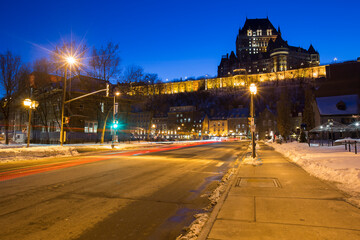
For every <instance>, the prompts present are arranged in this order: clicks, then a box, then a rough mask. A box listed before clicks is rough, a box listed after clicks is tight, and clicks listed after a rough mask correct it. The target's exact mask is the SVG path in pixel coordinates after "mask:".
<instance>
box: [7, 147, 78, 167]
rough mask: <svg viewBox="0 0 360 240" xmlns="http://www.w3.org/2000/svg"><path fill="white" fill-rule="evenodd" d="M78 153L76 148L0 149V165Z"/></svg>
mask: <svg viewBox="0 0 360 240" xmlns="http://www.w3.org/2000/svg"><path fill="white" fill-rule="evenodd" d="M77 154H78V152H77V150H76V148H75V147H60V146H46V147H31V148H20V147H17V148H4V149H0V163H4V162H11V161H20V160H30V159H35V158H43V157H55V156H73V155H77Z"/></svg>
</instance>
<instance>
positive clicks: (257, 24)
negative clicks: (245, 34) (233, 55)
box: [242, 18, 278, 35]
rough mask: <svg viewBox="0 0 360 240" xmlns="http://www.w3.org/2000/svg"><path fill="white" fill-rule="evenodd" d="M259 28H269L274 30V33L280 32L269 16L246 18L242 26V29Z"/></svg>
mask: <svg viewBox="0 0 360 240" xmlns="http://www.w3.org/2000/svg"><path fill="white" fill-rule="evenodd" d="M248 29H251V30H258V29H261V30H263V31H266V30H267V29H272V30H273V35H275V34H278V32H277V31H276V29H275V28H274V26H273V25H272V23H271V22H270V20H269V19H268V18H255V19H246V21H245V24H244V26H243V27H242V31H247V30H248Z"/></svg>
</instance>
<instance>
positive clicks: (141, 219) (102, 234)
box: [0, 142, 247, 240]
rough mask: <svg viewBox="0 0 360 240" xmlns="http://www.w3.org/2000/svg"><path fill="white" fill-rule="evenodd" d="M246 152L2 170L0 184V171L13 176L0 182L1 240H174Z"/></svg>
mask: <svg viewBox="0 0 360 240" xmlns="http://www.w3.org/2000/svg"><path fill="white" fill-rule="evenodd" d="M246 147H247V143H240V142H233V143H212V144H206V145H199V146H192V147H186V148H180V149H172V150H167V151H159V152H152V153H145V154H143V153H138V154H137V155H135V156H128V155H124V154H123V153H119V152H106V153H96V154H92V155H86V156H81V157H75V158H65V160H64V158H62V159H48V160H46V161H45V160H42V161H39V162H38V163H36V162H34V163H32V165H31V166H29V165H26V166H25V165H24V169H27V170H26V171H25V170H22V168H21V166H19V164H17V165H16V167H14V166H12V167H11V166H10V168H9V167H8V168H7V167H6V166H5V167H4V165H2V166H0V180H1V171H2V172H5V171H6V172H7V174H13V173H14V174H17V175H14V174H13V176H14V177H13V178H8V179H7V178H5V177H3V179H2V181H0V226H1V227H0V239H1V240H7V239H23V240H25V239H34V240H35V239H36V240H39V239H53V240H57V239H86V240H91V239H97V240H99V239H106V240H109V239H175V238H176V237H177V236H178V235H179V234H180V233H183V232H184V227H186V226H188V225H189V224H190V223H191V222H192V221H193V220H194V218H193V215H194V214H196V213H200V212H201V211H203V210H202V209H203V208H204V207H206V206H207V205H208V204H209V202H208V199H207V197H206V196H202V195H203V194H204V193H209V192H211V191H212V190H213V189H214V188H215V187H216V186H217V181H218V180H220V179H221V177H222V176H223V174H225V173H226V171H227V169H228V168H229V167H230V166H231V164H232V163H233V162H234V160H235V159H236V156H237V155H238V154H241V153H242V152H243V151H244V150H245V148H246ZM99 159H101V161H100V160H99ZM79 161H82V162H81V163H79ZM56 162H61V163H62V165H61V166H63V167H59V166H60V165H56V164H55V167H54V163H56ZM64 162H65V163H66V164H64ZM74 162H77V163H79V164H73V163H74ZM49 164H51V165H49ZM20 165H21V164H20ZM44 166H46V167H44ZM39 169H40V170H39ZM29 171H30V172H31V171H32V172H31V174H24V173H26V172H29ZM21 174H23V175H21ZM5 175H6V174H5ZM3 176H4V174H3Z"/></svg>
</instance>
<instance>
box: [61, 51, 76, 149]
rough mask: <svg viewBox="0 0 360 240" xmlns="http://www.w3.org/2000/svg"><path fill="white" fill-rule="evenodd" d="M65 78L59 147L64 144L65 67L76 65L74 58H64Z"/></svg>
mask: <svg viewBox="0 0 360 240" xmlns="http://www.w3.org/2000/svg"><path fill="white" fill-rule="evenodd" d="M64 60H65V78H64V87H63V98H62V106H61V129H60V145H61V146H62V145H63V144H64V113H65V98H66V78H67V67H68V65H70V66H72V65H74V64H76V62H77V60H76V58H75V57H74V56H65V57H64Z"/></svg>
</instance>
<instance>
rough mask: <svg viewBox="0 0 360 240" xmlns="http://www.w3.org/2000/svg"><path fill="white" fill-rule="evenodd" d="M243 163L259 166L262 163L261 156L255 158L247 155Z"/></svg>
mask: <svg viewBox="0 0 360 240" xmlns="http://www.w3.org/2000/svg"><path fill="white" fill-rule="evenodd" d="M241 164H243V165H253V166H259V165H261V164H262V161H261V159H260V158H259V157H255V158H253V157H252V156H251V155H250V156H247V157H245V158H244V159H243V160H242V162H241Z"/></svg>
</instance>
